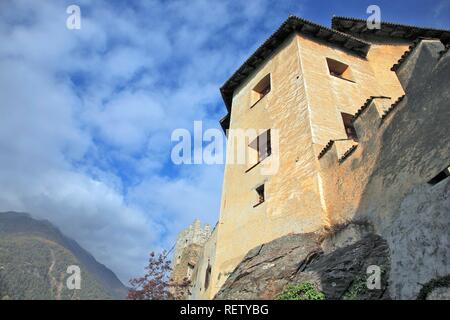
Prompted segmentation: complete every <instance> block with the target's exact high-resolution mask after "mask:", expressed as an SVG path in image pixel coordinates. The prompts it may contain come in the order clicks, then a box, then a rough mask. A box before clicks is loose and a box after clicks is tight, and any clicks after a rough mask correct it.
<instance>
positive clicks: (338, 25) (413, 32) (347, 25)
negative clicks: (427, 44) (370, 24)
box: [331, 16, 450, 44]
mask: <svg viewBox="0 0 450 320" xmlns="http://www.w3.org/2000/svg"><path fill="white" fill-rule="evenodd" d="M366 23H367V20H365V19H360V18H352V17H343V16H334V17H333V18H332V19H331V27H332V28H333V29H335V30H338V31H341V32H344V33H345V32H350V33H355V34H374V35H379V36H384V37H392V38H400V39H407V40H415V39H417V38H418V37H427V38H438V39H440V40H441V41H442V42H443V43H444V44H445V43H448V42H450V30H446V29H436V28H430V27H420V26H415V25H408V24H401V23H393V22H385V21H381V29H374V30H370V29H368V28H367V27H366Z"/></svg>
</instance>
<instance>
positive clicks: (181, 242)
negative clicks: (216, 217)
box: [171, 219, 211, 283]
mask: <svg viewBox="0 0 450 320" xmlns="http://www.w3.org/2000/svg"><path fill="white" fill-rule="evenodd" d="M210 235H211V229H210V226H209V225H208V224H205V226H204V227H203V228H202V226H201V222H200V220H198V219H196V220H195V221H194V222H193V223H192V224H191V225H190V226H189V227H188V228H186V229H185V230H183V231H181V232H180V233H179V235H178V238H177V242H176V244H175V250H174V254H173V258H172V274H171V280H172V281H173V282H174V283H182V282H183V281H185V280H189V281H191V282H192V281H193V277H192V276H193V273H194V269H195V267H196V265H197V263H198V261H199V258H200V256H201V254H202V251H203V247H204V244H205V242H206V240H207V239H208V238H209V237H210Z"/></svg>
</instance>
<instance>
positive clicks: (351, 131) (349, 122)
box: [341, 112, 358, 141]
mask: <svg viewBox="0 0 450 320" xmlns="http://www.w3.org/2000/svg"><path fill="white" fill-rule="evenodd" d="M341 116H342V121H343V122H344V127H345V132H346V133H347V138H349V139H352V140H354V141H358V135H357V134H356V130H355V127H354V126H353V116H352V115H351V114H348V113H344V112H342V113H341Z"/></svg>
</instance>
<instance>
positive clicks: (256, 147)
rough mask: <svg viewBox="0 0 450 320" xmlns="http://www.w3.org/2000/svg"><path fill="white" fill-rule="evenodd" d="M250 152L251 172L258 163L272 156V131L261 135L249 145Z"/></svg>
mask: <svg viewBox="0 0 450 320" xmlns="http://www.w3.org/2000/svg"><path fill="white" fill-rule="evenodd" d="M248 147H249V150H248V151H249V152H248V157H249V159H248V169H247V170H250V169H251V168H253V167H254V166H256V165H257V164H258V163H260V162H261V161H263V160H264V159H265V158H267V157H269V156H270V155H271V154H272V142H271V137H270V129H268V130H267V131H265V132H263V133H262V134H260V135H259V136H258V137H256V139H255V140H253V141H252V142H251V143H250V144H249V145H248Z"/></svg>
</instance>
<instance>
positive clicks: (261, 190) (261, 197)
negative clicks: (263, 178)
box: [253, 184, 265, 207]
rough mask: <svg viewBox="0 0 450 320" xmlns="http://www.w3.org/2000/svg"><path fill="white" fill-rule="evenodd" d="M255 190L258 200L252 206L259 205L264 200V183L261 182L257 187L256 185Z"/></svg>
mask: <svg viewBox="0 0 450 320" xmlns="http://www.w3.org/2000/svg"><path fill="white" fill-rule="evenodd" d="M255 191H256V194H257V196H258V202H257V203H256V204H255V205H254V206H253V207H257V206H259V205H260V204H261V203H263V202H264V201H265V194H264V184H262V185H260V186H259V187H257V188H256V189H255Z"/></svg>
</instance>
